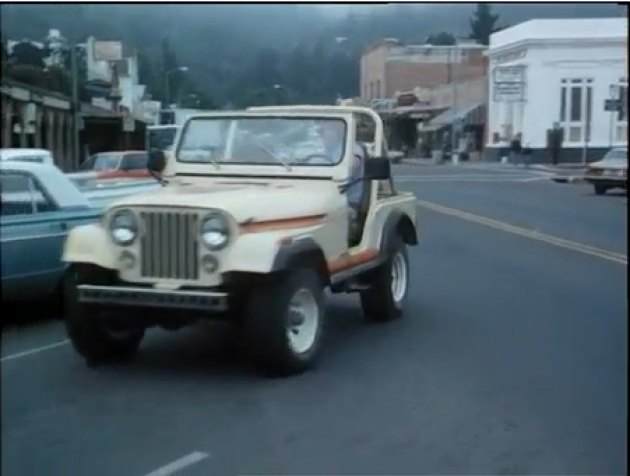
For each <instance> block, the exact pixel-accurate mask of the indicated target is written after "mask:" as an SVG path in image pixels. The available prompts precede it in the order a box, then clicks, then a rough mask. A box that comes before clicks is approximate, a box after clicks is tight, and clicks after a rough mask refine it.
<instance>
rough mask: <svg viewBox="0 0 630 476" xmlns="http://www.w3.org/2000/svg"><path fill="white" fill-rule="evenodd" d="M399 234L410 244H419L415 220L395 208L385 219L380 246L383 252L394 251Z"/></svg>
mask: <svg viewBox="0 0 630 476" xmlns="http://www.w3.org/2000/svg"><path fill="white" fill-rule="evenodd" d="M397 236H398V237H400V238H402V240H403V241H404V242H405V243H406V244H408V245H417V244H418V232H417V231H416V228H415V227H414V225H413V221H412V220H411V218H410V217H409V215H407V214H406V213H404V212H402V211H400V210H394V211H393V212H392V213H391V214H390V215H389V216H388V217H387V219H386V220H385V224H384V225H383V233H382V235H381V243H380V247H379V248H380V251H381V253H384V254H389V253H390V252H391V251H392V247H393V246H394V243H395V239H396V237H397Z"/></svg>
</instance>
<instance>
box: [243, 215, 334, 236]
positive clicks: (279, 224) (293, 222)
mask: <svg viewBox="0 0 630 476" xmlns="http://www.w3.org/2000/svg"><path fill="white" fill-rule="evenodd" d="M324 217H326V215H309V216H303V217H294V218H283V219H281V220H266V221H257V222H252V223H245V224H242V225H240V230H241V233H259V232H262V231H274V230H290V229H292V228H305V227H307V226H314V225H317V224H319V223H321V221H322V220H323V219H324Z"/></svg>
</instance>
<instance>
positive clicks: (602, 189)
mask: <svg viewBox="0 0 630 476" xmlns="http://www.w3.org/2000/svg"><path fill="white" fill-rule="evenodd" d="M593 188H594V189H595V195H604V194H605V193H606V190H608V187H606V186H605V185H601V184H595V185H594V186H593Z"/></svg>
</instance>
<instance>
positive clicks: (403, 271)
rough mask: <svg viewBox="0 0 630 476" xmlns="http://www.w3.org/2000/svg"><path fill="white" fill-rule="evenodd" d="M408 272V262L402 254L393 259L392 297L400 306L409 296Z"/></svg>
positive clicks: (397, 254)
mask: <svg viewBox="0 0 630 476" xmlns="http://www.w3.org/2000/svg"><path fill="white" fill-rule="evenodd" d="M407 280H408V270H407V261H406V260H405V257H404V256H403V254H402V253H401V252H398V253H396V254H395V255H394V257H393V259H392V297H393V299H394V302H395V303H396V304H400V303H401V302H402V300H403V299H404V298H405V295H406V294H407Z"/></svg>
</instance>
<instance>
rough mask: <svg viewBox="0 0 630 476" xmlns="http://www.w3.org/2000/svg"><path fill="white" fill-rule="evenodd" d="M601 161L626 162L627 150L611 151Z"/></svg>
mask: <svg viewBox="0 0 630 476" xmlns="http://www.w3.org/2000/svg"><path fill="white" fill-rule="evenodd" d="M603 160H609V161H613V162H622V161H623V162H627V161H628V149H612V150H609V151H608V153H606V155H605V156H604V159H603Z"/></svg>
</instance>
